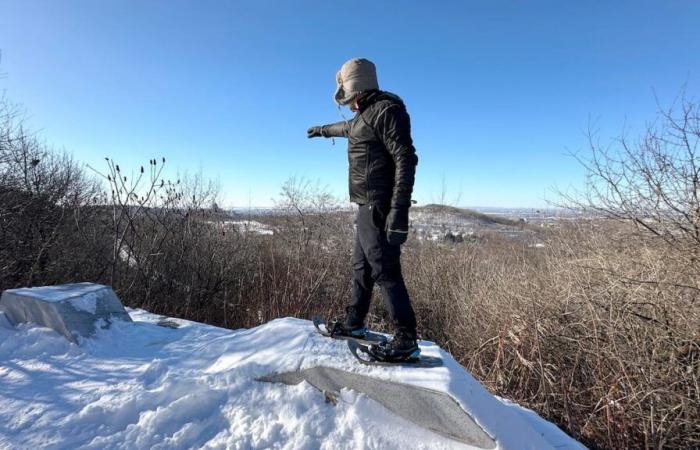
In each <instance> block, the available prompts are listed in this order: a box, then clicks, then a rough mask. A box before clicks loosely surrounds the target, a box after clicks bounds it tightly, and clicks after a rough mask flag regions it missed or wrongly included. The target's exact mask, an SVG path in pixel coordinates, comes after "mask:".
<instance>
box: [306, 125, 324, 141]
mask: <svg viewBox="0 0 700 450" xmlns="http://www.w3.org/2000/svg"><path fill="white" fill-rule="evenodd" d="M319 136H323V127H311V128H309V129H308V130H306V137H308V138H314V137H319Z"/></svg>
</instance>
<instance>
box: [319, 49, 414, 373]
mask: <svg viewBox="0 0 700 450" xmlns="http://www.w3.org/2000/svg"><path fill="white" fill-rule="evenodd" d="M336 83H337V89H336V91H335V101H336V102H337V103H338V104H339V105H347V106H349V107H350V109H351V110H352V111H353V112H355V117H354V118H353V119H352V120H348V121H341V122H338V123H334V124H330V125H323V126H314V127H311V128H309V129H308V131H307V135H308V137H309V138H313V137H319V136H322V137H326V138H328V137H345V138H347V139H348V160H349V165H350V167H349V169H350V170H349V181H350V201H352V202H354V203H357V204H358V205H359V209H358V211H357V219H356V225H357V226H356V232H355V248H354V251H353V270H354V276H353V283H352V300H351V302H350V305H349V306H348V307H347V308H346V313H347V314H346V318H345V321H344V322H343V321H337V320H336V321H334V322H332V323H331V324H329V331H331V332H332V333H333V334H336V335H346V336H353V337H364V335H366V333H367V328H366V327H365V325H364V321H365V317H366V315H367V312H368V311H369V304H370V299H371V298H372V289H373V287H374V284H375V283H377V284H378V285H379V287H380V288H381V292H382V296H383V299H384V304H385V307H386V308H387V309H388V311H389V313H390V315H391V318H392V320H393V323H394V327H395V328H396V333H395V335H394V338H393V339H392V340H391V341H389V342H388V343H385V344H380V345H375V346H372V350H373V352H374V353H376V354H375V356H376V357H377V358H379V359H383V360H402V359H408V358H416V357H418V355H419V354H420V350H419V348H418V344H417V341H416V339H417V337H416V317H415V313H414V312H413V307H412V306H411V301H410V299H409V296H408V291H407V290H406V285H405V284H404V280H403V276H402V275H401V263H400V256H401V244H403V243H404V242H406V238H407V237H408V208H409V207H410V206H411V193H412V191H413V182H414V177H415V171H416V165H417V164H418V157H417V156H416V150H415V148H414V147H413V140H412V139H411V121H410V117H409V115H408V113H407V112H406V106H405V105H404V103H403V101H402V100H401V99H400V98H399V97H398V96H396V95H394V94H391V93H389V92H384V91H381V90H379V84H378V82H377V72H376V68H375V66H374V64H373V63H372V62H371V61H369V60H367V59H364V58H355V59H351V60H349V61H347V62H346V63H345V64H343V66H342V67H341V69H340V71H339V72H338V73H337V75H336Z"/></svg>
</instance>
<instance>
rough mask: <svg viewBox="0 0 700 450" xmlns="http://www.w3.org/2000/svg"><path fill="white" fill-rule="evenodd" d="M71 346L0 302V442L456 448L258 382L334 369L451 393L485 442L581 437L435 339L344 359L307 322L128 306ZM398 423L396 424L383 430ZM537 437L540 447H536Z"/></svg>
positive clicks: (365, 408)
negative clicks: (422, 362) (234, 319)
mask: <svg viewBox="0 0 700 450" xmlns="http://www.w3.org/2000/svg"><path fill="white" fill-rule="evenodd" d="M129 313H130V315H131V317H132V319H133V320H134V322H133V323H126V322H120V321H116V322H114V323H113V324H112V326H111V327H110V328H109V329H98V330H97V334H96V336H95V337H94V338H92V339H87V340H84V341H82V344H81V346H76V345H74V344H71V343H69V342H68V341H67V340H66V339H65V338H63V337H62V336H60V335H59V334H57V333H55V332H54V331H52V330H50V329H48V328H42V327H38V326H33V325H29V324H21V325H19V326H17V327H12V326H10V325H9V323H7V321H5V320H4V319H5V318H4V315H3V314H1V313H0V448H1V449H4V448H32V447H35V448H46V447H49V448H58V449H74V448H84V449H121V448H124V449H147V448H153V449H165V448H167V449H178V448H183V449H184V448H207V449H219V448H220V449H224V448H231V449H263V448H277V449H336V448H340V449H343V448H347V449H394V448H396V449H400V448H411V449H465V448H469V447H467V446H464V445H462V444H459V443H456V442H454V441H451V440H449V439H446V438H443V437H440V436H438V435H436V434H434V433H432V432H430V431H427V430H425V429H422V428H420V427H417V426H416V425H413V424H411V423H409V422H407V421H405V420H403V419H401V418H399V417H397V416H395V415H393V414H392V413H390V412H389V411H388V410H386V409H385V408H384V407H383V406H381V405H380V404H379V403H376V402H375V401H374V400H372V399H369V398H368V397H366V396H365V395H364V394H361V393H358V392H354V391H350V390H343V391H342V392H341V395H340V397H339V401H338V403H337V405H333V404H332V403H326V402H325V401H324V397H323V394H321V393H320V392H318V391H317V390H316V389H315V388H313V387H312V386H310V385H309V384H307V383H306V382H304V383H301V384H299V385H296V386H286V385H282V384H272V383H262V382H258V381H255V378H257V377H260V376H263V375H267V374H270V373H272V372H284V371H291V370H296V369H304V368H308V367H313V366H316V365H326V366H332V367H337V368H341V369H345V370H349V371H355V372H358V373H363V374H365V375H371V376H375V377H378V378H384V379H390V380H392V381H397V382H404V383H409V384H414V385H418V386H423V387H428V388H432V389H437V390H442V391H445V392H448V393H449V394H450V395H452V396H453V397H454V398H455V399H456V400H457V401H458V402H459V403H460V404H461V405H462V406H463V407H465V408H466V409H468V410H469V412H470V413H472V415H473V417H475V418H476V420H477V421H478V422H479V423H480V424H481V425H482V426H483V427H484V428H485V429H486V430H487V432H488V433H489V434H492V435H495V436H496V438H497V439H498V443H499V448H502V449H506V448H508V449H520V448H538V447H537V443H538V442H539V443H541V442H543V441H542V439H544V440H545V441H546V442H547V443H549V445H552V446H556V448H559V449H565V448H569V449H574V448H583V447H582V446H580V444H578V443H577V442H576V441H574V440H573V439H571V438H570V437H568V436H567V435H566V434H564V433H563V432H562V431H561V430H559V429H558V428H557V427H556V426H554V425H553V424H551V423H549V422H547V421H545V420H543V419H541V418H540V417H539V416H537V415H536V414H535V413H534V412H532V411H529V410H526V409H524V408H521V407H520V406H518V405H515V404H513V403H510V402H508V401H507V400H500V399H498V398H496V397H494V396H492V395H490V394H489V393H488V392H487V391H486V390H485V389H484V388H483V387H482V386H481V385H480V384H479V383H478V382H477V381H476V380H475V379H474V378H472V377H471V375H469V374H468V373H467V372H466V371H465V370H464V369H463V368H462V367H461V366H459V365H458V364H457V363H456V361H454V360H453V359H452V358H451V357H450V356H449V355H448V354H447V353H445V352H444V351H442V350H441V349H440V348H439V347H438V346H436V345H435V344H433V343H430V342H422V343H421V345H422V346H423V351H424V353H425V354H428V355H435V356H438V355H439V356H441V357H442V358H443V359H444V360H445V365H444V367H440V368H432V369H417V368H410V367H390V368H377V367H366V366H361V365H358V364H357V363H356V362H355V361H354V359H353V357H352V356H351V355H350V353H349V352H348V350H347V348H346V346H345V343H344V342H342V341H335V340H331V339H327V338H323V337H321V336H320V335H318V334H317V333H315V332H314V330H313V326H312V324H311V323H310V322H308V321H304V320H299V319H292V318H286V319H278V320H274V321H272V322H269V323H267V324H264V325H261V326H259V327H256V328H252V329H247V330H235V331H232V330H227V329H222V328H217V327H212V326H208V325H203V324H199V323H196V322H190V321H185V320H180V319H170V320H172V321H174V322H177V323H178V324H180V327H179V328H177V329H173V328H164V327H159V326H157V325H156V323H157V322H158V321H160V320H162V317H161V316H157V315H154V314H150V313H148V312H145V311H143V310H130V311H129ZM397 431H400V432H397ZM539 448H543V447H541V446H540V447H539Z"/></svg>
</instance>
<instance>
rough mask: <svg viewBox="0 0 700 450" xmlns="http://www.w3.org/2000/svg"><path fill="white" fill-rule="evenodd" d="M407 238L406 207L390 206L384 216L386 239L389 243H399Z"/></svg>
mask: <svg viewBox="0 0 700 450" xmlns="http://www.w3.org/2000/svg"><path fill="white" fill-rule="evenodd" d="M407 238H408V208H406V207H398V208H391V210H390V211H389V214H388V215H387V216H386V240H387V241H389V244H390V245H401V244H403V243H404V242H406V239H407Z"/></svg>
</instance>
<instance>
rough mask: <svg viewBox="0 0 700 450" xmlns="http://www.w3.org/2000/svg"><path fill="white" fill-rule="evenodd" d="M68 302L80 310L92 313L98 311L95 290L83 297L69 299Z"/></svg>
mask: <svg viewBox="0 0 700 450" xmlns="http://www.w3.org/2000/svg"><path fill="white" fill-rule="evenodd" d="M68 302H69V303H70V304H71V306H73V308H75V309H77V310H78V311H85V312H89V313H90V314H95V313H96V312H97V296H96V295H95V293H94V292H89V293H87V294H85V295H83V296H82V297H76V298H71V299H68Z"/></svg>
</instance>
